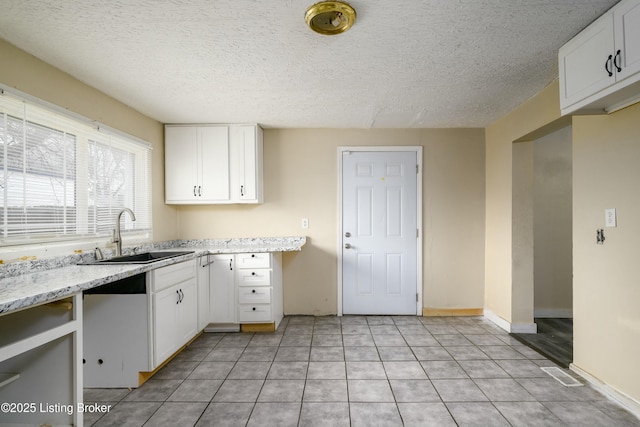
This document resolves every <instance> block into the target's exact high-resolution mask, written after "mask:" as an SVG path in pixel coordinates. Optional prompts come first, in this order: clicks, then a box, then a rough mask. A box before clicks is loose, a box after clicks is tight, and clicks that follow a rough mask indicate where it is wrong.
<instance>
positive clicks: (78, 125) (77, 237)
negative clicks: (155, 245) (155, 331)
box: [0, 85, 153, 252]
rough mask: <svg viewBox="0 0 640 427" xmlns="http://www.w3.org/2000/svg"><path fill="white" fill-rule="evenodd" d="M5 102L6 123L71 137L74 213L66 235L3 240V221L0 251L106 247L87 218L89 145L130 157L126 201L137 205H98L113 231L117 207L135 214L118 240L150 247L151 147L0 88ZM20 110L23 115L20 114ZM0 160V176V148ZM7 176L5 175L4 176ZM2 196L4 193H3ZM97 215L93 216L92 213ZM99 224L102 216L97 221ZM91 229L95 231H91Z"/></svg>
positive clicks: (104, 236)
mask: <svg viewBox="0 0 640 427" xmlns="http://www.w3.org/2000/svg"><path fill="white" fill-rule="evenodd" d="M2 97H7V99H9V100H10V101H9V103H11V104H15V108H14V109H12V108H10V107H7V105H5V104H8V103H7V102H5V103H2V105H4V107H3V108H2V110H0V120H3V121H4V120H5V117H7V116H13V117H16V118H17V119H18V120H23V122H24V123H34V124H35V125H39V126H44V127H47V128H50V129H53V130H55V131H61V132H63V133H67V134H72V135H74V136H75V176H74V177H73V178H72V180H73V182H74V184H75V185H74V203H73V207H72V209H75V227H74V228H75V231H74V232H72V233H69V234H66V233H62V234H61V233H57V232H50V233H47V234H37V235H30V234H29V233H24V234H22V235H19V236H16V235H13V236H12V235H7V234H6V230H5V224H4V222H3V223H1V224H0V227H1V229H0V230H1V231H0V252H3V251H6V250H8V249H11V248H12V247H17V246H24V245H33V244H38V245H39V246H42V245H43V244H44V245H54V246H59V245H60V244H63V245H64V243H65V242H66V243H83V242H96V243H98V244H105V243H110V242H111V239H112V229H113V228H111V229H104V222H103V229H102V230H100V229H99V220H98V218H95V219H94V221H93V222H94V224H90V223H89V219H88V218H89V216H90V208H91V206H90V197H91V195H90V194H89V192H90V189H89V185H88V183H89V180H90V176H89V175H90V173H91V171H90V170H89V168H90V165H91V163H92V162H91V159H90V158H89V151H90V148H89V145H90V144H91V143H93V144H95V146H98V144H100V145H103V146H104V147H110V148H109V150H112V149H113V148H115V149H116V150H124V151H125V152H126V153H130V154H131V156H132V158H133V162H132V165H133V174H132V176H131V179H130V180H131V181H132V182H130V183H129V184H130V187H131V194H129V195H127V196H125V197H127V198H129V200H135V203H136V205H137V206H135V208H134V206H132V205H129V206H127V205H124V206H116V205H111V204H110V205H109V206H107V207H104V206H102V209H103V210H104V209H106V210H107V211H108V212H109V215H108V216H109V217H110V218H113V222H112V224H113V227H115V218H116V215H117V213H118V212H119V211H120V209H121V208H124V207H128V208H131V209H133V210H134V212H135V214H136V222H132V221H131V220H130V219H128V217H126V216H125V219H123V220H122V224H121V225H122V235H123V236H126V237H127V239H128V241H129V242H149V241H151V240H152V237H153V233H152V230H153V221H152V206H153V200H152V163H151V158H152V153H151V150H152V146H151V144H150V143H149V142H147V141H144V140H141V139H140V138H137V137H134V136H132V135H129V134H126V133H124V132H121V131H118V130H116V129H113V128H110V127H109V126H106V125H103V124H100V123H98V122H96V121H93V120H91V119H88V118H86V117H84V116H80V115H78V114H74V113H71V112H69V111H68V110H65V109H63V108H61V107H58V106H56V105H54V104H50V103H47V102H45V101H42V100H40V99H38V98H34V97H32V96H30V95H27V94H24V93H21V92H18V91H14V90H7V89H5V87H4V86H3V85H0V98H2ZM18 105H19V106H21V108H22V111H19V110H20V108H19V107H18ZM25 109H26V110H27V111H29V109H31V110H33V111H34V115H35V116H36V119H31V118H30V114H29V112H27V114H25V113H24V111H25ZM0 156H3V159H4V160H3V165H4V166H3V168H2V169H0V174H5V167H7V158H6V157H4V156H5V150H4V148H3V147H0ZM5 176H6V174H5ZM3 192H4V190H3ZM0 199H3V200H2V202H3V206H2V207H0V209H3V210H4V211H5V212H7V210H6V209H7V206H6V205H7V199H6V198H5V197H2V196H1V195H0ZM96 212H97V211H96ZM101 218H102V219H104V218H103V217H101ZM93 225H95V231H90V229H91V227H92V226H93Z"/></svg>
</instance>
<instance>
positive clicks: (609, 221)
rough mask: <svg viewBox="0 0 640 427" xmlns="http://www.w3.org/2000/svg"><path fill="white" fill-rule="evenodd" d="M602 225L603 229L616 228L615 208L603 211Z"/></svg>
mask: <svg viewBox="0 0 640 427" xmlns="http://www.w3.org/2000/svg"><path fill="white" fill-rule="evenodd" d="M604 225H605V227H616V226H617V221H616V210H615V208H611V209H605V210H604Z"/></svg>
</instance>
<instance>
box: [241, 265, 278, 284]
mask: <svg viewBox="0 0 640 427" xmlns="http://www.w3.org/2000/svg"><path fill="white" fill-rule="evenodd" d="M238 285H239V286H271V270H267V269H264V268H256V269H253V270H238Z"/></svg>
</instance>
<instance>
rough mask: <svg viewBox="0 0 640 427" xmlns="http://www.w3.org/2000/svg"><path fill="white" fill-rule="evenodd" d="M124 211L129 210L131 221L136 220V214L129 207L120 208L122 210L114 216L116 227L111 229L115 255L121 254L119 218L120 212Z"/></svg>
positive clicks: (120, 216)
mask: <svg viewBox="0 0 640 427" xmlns="http://www.w3.org/2000/svg"><path fill="white" fill-rule="evenodd" d="M125 212H129V216H130V217H131V221H135V220H136V215H135V214H134V213H133V211H132V210H131V209H129V208H122V210H121V211H120V212H118V216H117V217H116V228H115V230H113V240H112V242H113V243H115V244H116V256H120V255H122V236H120V219H121V218H122V214H123V213H125Z"/></svg>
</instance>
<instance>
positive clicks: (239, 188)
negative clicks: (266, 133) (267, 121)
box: [230, 125, 263, 203]
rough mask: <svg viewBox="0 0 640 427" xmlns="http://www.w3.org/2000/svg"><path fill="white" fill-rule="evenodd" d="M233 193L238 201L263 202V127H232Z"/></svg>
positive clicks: (233, 196)
mask: <svg viewBox="0 0 640 427" xmlns="http://www.w3.org/2000/svg"><path fill="white" fill-rule="evenodd" d="M231 132H232V141H233V143H232V145H231V165H230V166H231V170H232V174H231V194H232V198H233V199H234V200H236V201H237V202H238V203H262V202H263V196H262V195H263V188H262V186H263V184H262V146H263V142H262V128H261V127H260V126H251V125H240V126H235V127H232V130H231Z"/></svg>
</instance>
